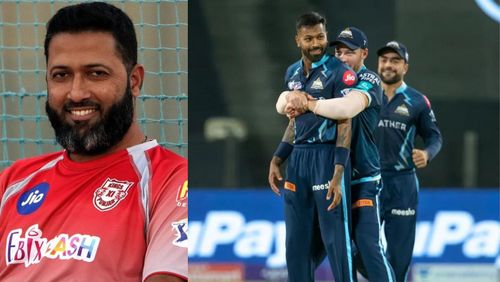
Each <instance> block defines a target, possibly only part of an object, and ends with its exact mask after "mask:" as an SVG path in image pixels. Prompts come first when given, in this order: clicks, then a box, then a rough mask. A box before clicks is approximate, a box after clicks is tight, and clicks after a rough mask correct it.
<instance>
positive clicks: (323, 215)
mask: <svg viewBox="0 0 500 282" xmlns="http://www.w3.org/2000/svg"><path fill="white" fill-rule="evenodd" d="M325 25H326V21H325V19H324V18H323V17H322V16H320V15H319V14H317V13H314V12H312V13H307V14H304V15H302V16H300V17H299V19H298V20H297V26H296V30H297V35H296V38H295V39H296V43H297V46H298V47H299V48H300V50H301V53H302V58H301V59H300V60H299V61H297V62H296V63H294V64H292V65H291V66H290V67H289V68H288V70H287V72H286V75H285V82H286V86H287V88H288V89H290V90H292V91H293V90H304V91H307V92H308V93H309V94H310V95H311V96H313V97H314V98H316V99H330V98H333V97H340V96H341V91H342V90H344V89H346V88H347V87H350V86H353V85H355V84H356V75H355V73H354V72H353V71H352V70H351V69H349V68H348V67H347V66H346V65H344V64H342V62H341V61H339V60H338V59H336V58H335V57H333V56H331V55H329V54H326V47H327V44H328V40H327V37H326V36H327V34H326V29H325ZM291 93H293V92H288V91H287V92H285V93H283V94H282V95H281V96H280V97H282V98H280V99H285V100H286V96H287V95H288V94H291ZM285 106H286V105H285V104H283V103H281V104H280V102H278V104H277V110H278V112H280V113H282V114H285V113H288V114H292V112H293V109H292V108H293V107H289V108H288V109H286V107H285ZM293 129H294V132H295V136H294V143H293V146H292V145H290V144H288V143H285V144H287V145H285V146H286V147H287V148H288V149H287V150H284V149H283V144H284V143H282V144H280V147H279V149H278V150H277V152H276V154H275V156H274V157H273V161H272V162H271V166H273V162H276V161H278V162H280V163H281V161H282V160H284V159H285V158H286V157H287V156H288V153H290V152H291V154H290V160H289V162H288V167H287V177H286V182H285V189H284V191H283V194H284V201H285V222H286V261H287V269H288V279H289V281H299V282H307V281H314V270H315V268H316V267H317V266H318V265H319V264H320V263H321V262H322V260H323V259H324V257H325V254H327V255H328V259H329V262H330V266H331V268H332V272H333V275H334V277H335V281H356V277H355V276H354V275H353V267H352V258H351V238H350V236H349V228H348V225H349V215H348V207H349V204H350V203H349V202H348V201H349V197H348V196H347V191H346V188H348V187H349V183H348V181H349V177H348V176H349V175H348V173H346V174H344V173H343V171H344V168H345V169H346V170H347V172H349V171H350V167H349V161H348V148H349V145H350V143H349V142H350V121H335V120H331V119H327V118H324V117H321V116H318V115H315V114H313V113H305V114H303V115H300V116H298V117H297V118H295V126H294V128H293ZM290 147H291V148H290ZM292 148H293V151H292ZM285 151H286V152H285ZM287 152H288V153H287ZM274 164H275V163H274ZM278 166H279V165H278ZM332 175H333V178H332ZM274 181H275V179H271V177H270V184H271V187H272V188H273V190H274V191H275V192H276V193H277V194H279V190H278V189H277V187H276V184H275V182H274ZM273 185H274V186H273ZM329 186H334V188H335V189H334V191H335V193H334V199H333V203H331V201H330V200H329V196H330V195H331V194H329V195H327V194H328V191H329ZM341 195H342V196H341ZM339 201H340V203H338V202H339Z"/></svg>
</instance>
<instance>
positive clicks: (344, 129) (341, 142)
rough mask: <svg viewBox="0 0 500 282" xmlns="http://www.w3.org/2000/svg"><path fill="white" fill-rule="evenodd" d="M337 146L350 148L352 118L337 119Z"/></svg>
mask: <svg viewBox="0 0 500 282" xmlns="http://www.w3.org/2000/svg"><path fill="white" fill-rule="evenodd" d="M337 134H338V135H337V143H336V145H337V147H344V148H347V149H349V148H350V147H351V120H350V119H345V120H339V121H337Z"/></svg>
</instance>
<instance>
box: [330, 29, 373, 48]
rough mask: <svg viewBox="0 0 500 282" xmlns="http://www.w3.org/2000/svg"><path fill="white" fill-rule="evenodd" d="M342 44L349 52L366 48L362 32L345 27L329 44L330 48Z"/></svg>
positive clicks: (366, 39) (366, 40) (365, 40)
mask: <svg viewBox="0 0 500 282" xmlns="http://www.w3.org/2000/svg"><path fill="white" fill-rule="evenodd" d="M338 44H344V45H346V46H347V47H348V48H349V49H351V50H356V49H359V48H362V49H366V48H368V38H366V35H365V33H364V32H363V31H361V30H360V29H359V28H355V27H347V28H346V29H344V30H342V31H341V32H340V33H339V35H338V36H337V38H336V39H335V41H332V42H330V46H335V45H338Z"/></svg>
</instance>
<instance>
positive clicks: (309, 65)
mask: <svg viewBox="0 0 500 282" xmlns="http://www.w3.org/2000/svg"><path fill="white" fill-rule="evenodd" d="M302 65H303V66H304V68H303V69H304V75H305V76H309V72H310V70H311V68H312V62H311V61H310V60H309V59H307V58H306V57H302Z"/></svg>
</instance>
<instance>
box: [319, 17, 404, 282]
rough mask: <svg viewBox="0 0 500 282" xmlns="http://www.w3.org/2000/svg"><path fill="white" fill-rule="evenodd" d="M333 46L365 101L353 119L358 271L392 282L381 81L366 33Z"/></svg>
mask: <svg viewBox="0 0 500 282" xmlns="http://www.w3.org/2000/svg"><path fill="white" fill-rule="evenodd" d="M331 45H332V46H334V47H335V56H336V57H337V58H339V59H340V60H341V61H342V62H344V63H346V64H348V65H349V66H351V67H352V68H353V69H354V70H355V71H356V72H357V77H358V83H357V84H356V86H355V87H353V88H352V89H351V91H353V92H357V93H349V94H348V96H351V95H353V94H355V95H357V96H358V97H362V98H364V99H365V103H364V107H363V108H361V112H359V113H358V114H356V115H355V116H354V117H353V118H352V140H351V141H352V142H351V161H352V181H351V203H352V205H351V208H352V232H353V238H354V242H355V246H356V250H357V252H356V267H357V269H358V270H359V271H360V272H361V273H362V274H363V275H364V276H365V277H367V278H368V280H370V281H380V282H383V281H387V282H392V281H394V280H395V276H394V272H393V270H392V267H391V266H390V263H389V261H388V259H387V258H386V256H385V252H384V249H383V246H382V242H381V233H380V230H381V223H380V215H379V194H380V191H381V189H382V185H381V180H380V179H381V174H380V160H379V154H378V149H377V146H376V144H375V141H374V138H373V133H374V131H375V129H376V127H377V121H378V119H379V111H380V106H381V103H382V85H381V80H380V77H379V76H378V75H377V74H376V73H374V72H372V71H370V70H368V69H367V68H366V67H365V66H364V60H365V59H366V58H367V56H368V38H367V37H366V35H365V34H364V32H363V31H361V30H360V29H358V28H356V27H347V28H345V29H344V30H343V31H341V32H340V34H339V35H338V36H337V39H336V40H335V41H333V42H332V43H331ZM363 96H365V97H363ZM340 100H342V99H338V100H337V101H340ZM346 102H351V101H346ZM346 104H347V103H346ZM358 110H359V108H358ZM316 112H317V111H316ZM355 113H356V112H355V111H353V112H352V114H355Z"/></svg>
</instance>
